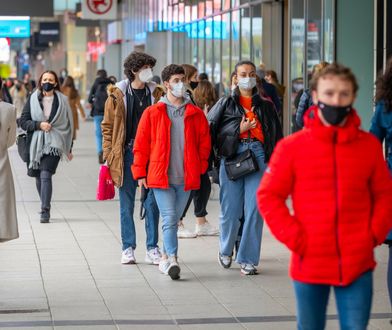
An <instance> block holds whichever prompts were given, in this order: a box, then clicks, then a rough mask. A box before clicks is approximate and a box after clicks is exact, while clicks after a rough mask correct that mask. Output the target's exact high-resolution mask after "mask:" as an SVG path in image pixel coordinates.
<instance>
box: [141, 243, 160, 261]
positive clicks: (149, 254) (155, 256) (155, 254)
mask: <svg viewBox="0 0 392 330" xmlns="http://www.w3.org/2000/svg"><path fill="white" fill-rule="evenodd" d="M161 257H162V255H161V251H159V248H158V247H156V248H155V249H150V250H148V251H146V258H145V259H144V260H145V262H148V263H149V264H153V265H159V261H160V260H161Z"/></svg>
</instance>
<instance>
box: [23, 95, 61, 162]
mask: <svg viewBox="0 0 392 330" xmlns="http://www.w3.org/2000/svg"><path fill="white" fill-rule="evenodd" d="M31 95H32V94H30V95H29V98H28V99H27V102H26V104H25V106H24V108H23V112H22V115H21V117H20V126H21V127H22V129H24V130H25V131H26V134H27V146H28V148H26V152H27V155H26V159H29V158H30V157H29V153H30V144H31V139H32V137H33V133H34V131H39V130H40V129H41V128H40V125H41V122H40V121H35V120H33V119H32V118H31V106H30V99H31ZM42 97H43V96H42V94H40V95H39V96H38V100H39V103H40V105H41V109H42V111H43V108H44V107H43V105H42ZM58 107H59V99H58V96H57V95H56V93H55V94H54V99H53V104H52V110H51V112H50V116H49V119H48V122H51V121H52V120H53V118H54V116H55V115H56V113H57V109H58Z"/></svg>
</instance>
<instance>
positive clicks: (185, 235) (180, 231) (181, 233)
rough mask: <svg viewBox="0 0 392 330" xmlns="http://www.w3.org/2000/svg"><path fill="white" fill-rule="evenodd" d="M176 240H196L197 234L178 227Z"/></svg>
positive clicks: (181, 226) (183, 227)
mask: <svg viewBox="0 0 392 330" xmlns="http://www.w3.org/2000/svg"><path fill="white" fill-rule="evenodd" d="M177 237H178V238H196V237H197V234H196V233H195V232H192V231H190V230H189V229H187V228H185V226H184V225H179V226H178V230H177Z"/></svg>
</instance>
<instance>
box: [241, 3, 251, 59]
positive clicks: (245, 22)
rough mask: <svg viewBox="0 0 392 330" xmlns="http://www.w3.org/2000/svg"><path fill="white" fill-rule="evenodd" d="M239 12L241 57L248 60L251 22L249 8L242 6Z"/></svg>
mask: <svg viewBox="0 0 392 330" xmlns="http://www.w3.org/2000/svg"><path fill="white" fill-rule="evenodd" d="M240 13H241V56H240V57H241V59H244V60H250V57H251V56H250V50H251V22H250V9H249V8H242V9H241V10H240Z"/></svg>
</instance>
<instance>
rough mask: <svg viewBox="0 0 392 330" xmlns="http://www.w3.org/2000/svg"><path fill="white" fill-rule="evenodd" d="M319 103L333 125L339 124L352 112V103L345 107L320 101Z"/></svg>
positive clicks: (328, 121)
mask: <svg viewBox="0 0 392 330" xmlns="http://www.w3.org/2000/svg"><path fill="white" fill-rule="evenodd" d="M317 105H318V108H319V109H320V111H321V113H322V114H323V117H324V119H325V120H326V121H327V123H328V124H330V125H333V126H336V125H339V124H340V123H341V122H342V121H343V120H344V119H345V118H346V117H347V116H348V115H349V114H350V112H351V109H352V105H351V104H349V105H346V106H345V107H336V106H333V105H328V104H325V103H323V102H320V101H319V102H318V103H317Z"/></svg>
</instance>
